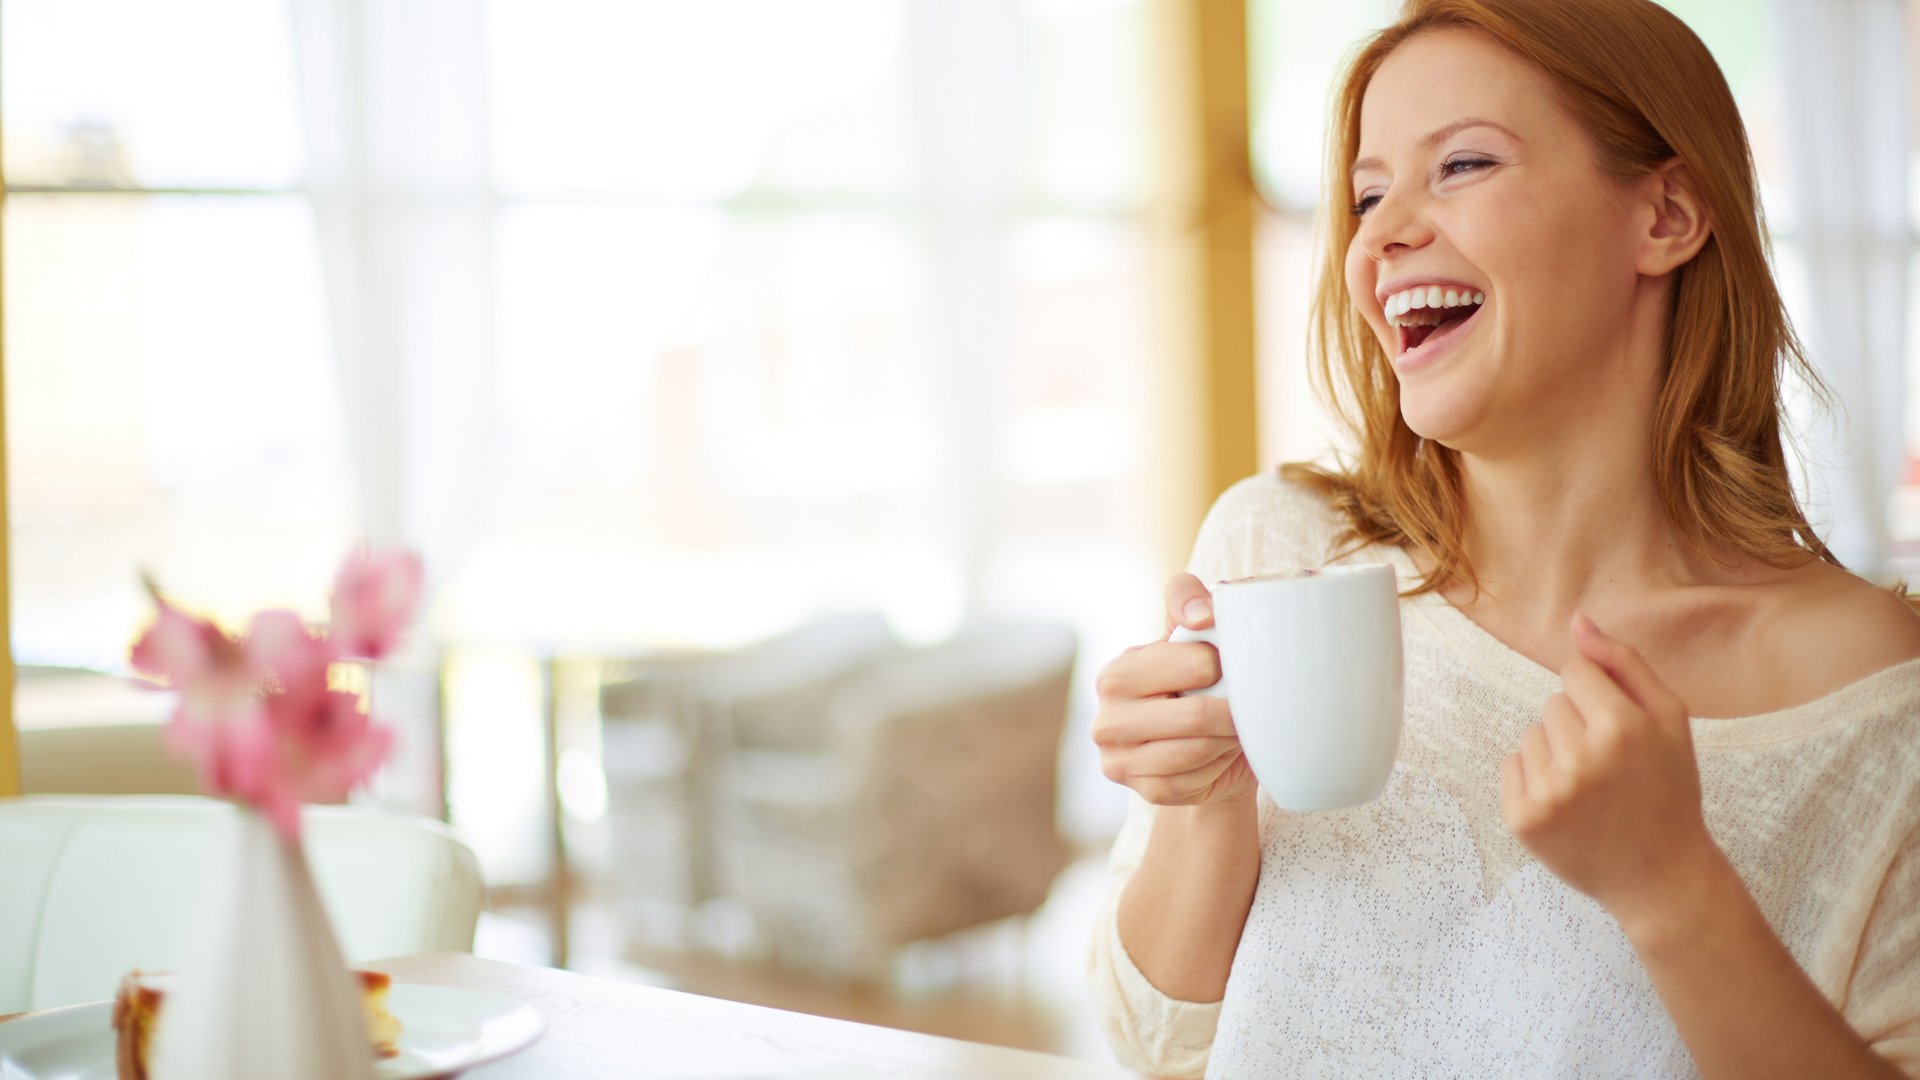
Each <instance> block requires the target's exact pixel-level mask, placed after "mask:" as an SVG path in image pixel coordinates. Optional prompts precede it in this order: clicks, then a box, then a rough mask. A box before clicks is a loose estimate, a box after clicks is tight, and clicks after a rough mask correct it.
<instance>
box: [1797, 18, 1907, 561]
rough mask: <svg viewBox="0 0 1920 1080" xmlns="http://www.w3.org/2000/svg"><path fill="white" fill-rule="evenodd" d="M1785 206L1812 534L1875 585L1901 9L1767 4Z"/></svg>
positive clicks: (1890, 483)
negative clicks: (1808, 369) (1819, 392)
mask: <svg viewBox="0 0 1920 1080" xmlns="http://www.w3.org/2000/svg"><path fill="white" fill-rule="evenodd" d="M1773 7H1774V17H1775V24H1774V33H1775V41H1776V42H1777V43H1778V44H1777V48H1776V50H1775V54H1776V57H1777V61H1778V63H1779V65H1780V84H1781V94H1780V102H1781V108H1782V111H1783V116H1782V119H1783V120H1784V121H1785V123H1784V125H1783V126H1784V134H1785V137H1786V144H1787V145H1786V151H1787V152H1786V155H1785V156H1786V158H1787V159H1788V161H1789V162H1790V163H1791V164H1790V169H1789V174H1788V182H1789V185H1790V194H1791V204H1792V205H1791V207H1790V208H1783V209H1785V210H1787V212H1785V213H1782V214H1780V215H1778V217H1777V220H1776V221H1775V222H1774V224H1775V226H1776V228H1781V229H1782V230H1783V231H1784V232H1785V233H1786V234H1787V237H1788V239H1789V240H1790V241H1791V244H1792V246H1793V247H1794V248H1795V249H1797V250H1798V251H1799V252H1800V253H1801V254H1802V256H1803V257H1804V259H1805V271H1806V273H1805V301H1806V303H1805V307H1804V308H1803V309H1802V310H1797V311H1795V312H1794V320H1795V323H1796V325H1797V327H1798V328H1799V330H1800V333H1801V335H1802V337H1803V338H1804V340H1805V342H1806V344H1807V346H1808V348H1809V351H1810V352H1811V354H1812V359H1813V361H1814V364H1815V365H1816V366H1817V367H1818V369H1819V371H1820V374H1821V377H1822V378H1824V379H1825V380H1826V382H1827V384H1828V386H1829V387H1830V388H1831V389H1832V391H1833V396H1834V402H1833V407H1832V409H1831V410H1829V411H1826V412H1822V411H1821V410H1819V409H1818V408H1814V407H1808V406H1807V405H1806V403H1804V402H1803V403H1799V404H1798V406H1797V407H1796V410H1795V411H1796V412H1797V413H1800V414H1801V415H1800V416H1799V417H1798V420H1799V427H1800V430H1801V431H1802V432H1804V433H1805V435H1806V437H1805V440H1804V446H1805V451H1806V454H1805V460H1804V464H1805V470H1806V474H1805V480H1806V485H1807V494H1808V501H1809V512H1810V513H1811V515H1812V516H1813V519H1814V524H1815V526H1816V528H1820V529H1822V530H1823V535H1824V536H1825V538H1826V540H1827V542H1828V544H1830V545H1831V546H1832V547H1833V550H1834V553H1835V554H1836V555H1838V556H1839V557H1840V559H1841V561H1842V562H1844V563H1846V564H1847V566H1848V567H1850V568H1852V569H1853V570H1855V571H1856V572H1859V573H1863V574H1867V575H1879V574H1884V573H1885V572H1886V570H1887V567H1888V562H1889V557H1890V555H1891V549H1892V538H1891V530H1890V528H1889V520H1888V518H1889V514H1888V504H1889V502H1890V501H1891V499H1892V497H1893V494H1894V491H1895V489H1896V487H1897V486H1898V485H1899V483H1900V473H1901V462H1902V458H1903V443H1904V432H1903V417H1902V412H1903V409H1904V404H1905V401H1906V394H1905V390H1904V383H1905V368H1906V341H1907V338H1906V329H1907V328H1906V320H1907V302H1908V290H1907V275H1908V260H1909V258H1910V255H1911V251H1912V237H1911V233H1910V225H1909V223H1908V205H1907V200H1908V190H1907V184H1908V179H1907V170H1908V155H1909V153H1910V144H1911V138H1910V132H1909V124H1910V118H1909V116H1908V100H1909V97H1908V95H1909V89H1908V84H1907V63H1908V56H1907V46H1908V36H1907V26H1906V5H1905V3H1903V2H1902V0H1774V5H1773Z"/></svg>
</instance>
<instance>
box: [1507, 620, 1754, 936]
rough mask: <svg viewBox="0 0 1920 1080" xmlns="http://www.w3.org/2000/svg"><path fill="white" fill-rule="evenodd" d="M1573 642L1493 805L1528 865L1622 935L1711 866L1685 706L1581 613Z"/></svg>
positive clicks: (1715, 855) (1510, 759)
mask: <svg viewBox="0 0 1920 1080" xmlns="http://www.w3.org/2000/svg"><path fill="white" fill-rule="evenodd" d="M1573 640H1574V645H1575V647H1576V648H1577V649H1578V650H1579V653H1580V655H1578V656H1576V657H1575V658H1574V659H1573V660H1572V661H1571V662H1570V663H1568V664H1567V665H1566V666H1565V667H1563V668H1561V669H1560V677H1561V680H1562V682H1563V683H1564V687H1565V689H1564V691H1563V692H1562V693H1559V694H1555V695H1554V696H1553V697H1552V698H1550V699H1548V701H1547V706H1546V710H1545V712H1544V714H1543V715H1542V717H1541V720H1540V722H1539V723H1537V724H1535V725H1533V726H1532V727H1529V728H1528V729H1527V730H1526V732H1525V733H1524V734H1523V735H1522V737H1521V740H1520V750H1519V751H1518V752H1517V753H1512V754H1508V755H1507V756H1506V759H1505V760H1504V761H1502V762H1501V764H1500V808H1501V813H1502V815H1503V816H1504V817H1505V818H1506V822H1507V828H1509V829H1511V830H1512V831H1513V834H1514V836H1515V837H1517V838H1518V839H1519V840H1520V842H1521V843H1522V844H1524V845H1526V848H1527V850H1528V851H1531V852H1532V853H1533V854H1534V857H1535V858H1537V859H1539V860H1540V861H1541V862H1542V863H1544V864H1545V865H1546V867H1547V869H1549V870H1552V871H1553V872H1554V873H1555V874H1557V875H1558V876H1559V877H1560V878H1561V880H1563V881H1565V882H1566V883H1567V884H1569V885H1571V886H1573V887H1574V888H1576V889H1578V890H1580V891H1581V892H1583V893H1585V894H1587V895H1588V896H1591V897H1593V898H1594V899H1595V900H1597V901H1599V903H1600V905H1601V906H1602V907H1604V908H1606V909H1607V911H1608V912H1609V913H1611V914H1612V915H1613V916H1614V918H1616V919H1618V920H1619V921H1620V922H1621V923H1622V925H1623V926H1628V927H1629V929H1630V930H1631V927H1630V923H1631V922H1632V921H1633V920H1636V919H1639V918H1641V917H1642V915H1643V913H1646V912H1648V911H1649V909H1657V907H1658V905H1659V904H1660V903H1661V900H1662V899H1663V898H1666V897H1677V896H1683V895H1686V894H1687V893H1688V892H1689V890H1688V889H1687V888H1685V886H1687V885H1689V884H1690V883H1691V881H1692V879H1693V878H1695V877H1697V876H1698V874H1699V873H1700V872H1702V871H1705V870H1710V869H1711V868H1712V867H1713V866H1714V865H1716V864H1717V862H1718V861H1720V860H1721V858H1722V857H1721V856H1720V852H1719V849H1718V848H1717V846H1716V845H1715V844H1714V841H1713V837H1712V836H1711V835H1710V834H1709V833H1708V832H1707V826H1706V819H1705V818H1704V817H1703V816H1702V813H1701V809H1700V770H1699V767H1698V765H1697V764H1696V763H1695V761H1694V755H1693V733H1692V730H1691V728H1690V726H1689V723H1688V718H1687V707H1686V705H1685V704H1683V703H1682V702H1681V701H1680V699H1679V698H1678V697H1676V696H1675V695H1674V693H1673V692H1672V691H1671V690H1668V689H1667V688H1666V686H1665V685H1664V684H1662V683H1661V682H1660V680H1659V678H1658V677H1656V676H1655V675H1654V673H1653V669H1652V668H1650V667H1648V666H1647V662H1646V661H1645V660H1644V659H1642V658H1641V656H1640V654H1639V653H1638V652H1636V651H1634V649H1633V648H1632V647H1630V646H1628V645H1626V644H1624V643H1622V642H1619V641H1615V640H1614V639H1612V638H1610V637H1608V636H1607V635H1605V634H1604V633H1601V631H1600V628H1599V627H1597V626H1595V625H1594V624H1593V622H1592V620H1590V619H1588V618H1587V617H1586V616H1584V615H1576V616H1574V619H1573Z"/></svg>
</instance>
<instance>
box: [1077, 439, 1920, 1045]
mask: <svg viewBox="0 0 1920 1080" xmlns="http://www.w3.org/2000/svg"><path fill="white" fill-rule="evenodd" d="M1336 528H1337V523H1336V522H1335V521H1334V520H1333V516H1332V514H1331V512H1330V511H1329V510H1328V508H1327V507H1326V505H1325V504H1324V502H1322V501H1321V500H1320V499H1319V498H1318V497H1317V496H1315V495H1313V494H1311V493H1310V492H1308V491H1306V490H1305V489H1302V488H1300V487H1298V486H1296V485H1292V484H1289V483H1286V482H1284V481H1282V480H1280V479H1279V478H1278V477H1277V476H1275V475H1272V474H1266V475H1262V476H1256V477H1252V478H1249V479H1247V480H1244V481H1242V482H1241V483H1239V484H1237V485H1235V486H1234V488H1233V489H1232V490H1230V491H1228V492H1227V493H1226V494H1225V495H1223V496H1221V498H1220V500H1219V502H1217V503H1216V504H1215V505H1214V508H1213V510H1212V512H1211V513H1209V514H1208V516H1207V520H1206V523H1205V524H1204V525H1203V526H1202V528H1201V531H1200V536H1199V539H1198V541H1197V543H1196V545H1195V550H1194V556H1193V563H1192V568H1193V571H1194V573H1195V574H1196V575H1198V576H1199V577H1200V578H1201V580H1203V581H1207V582H1213V581H1217V580H1222V579H1227V578H1236V577H1245V576H1249V575H1253V574H1260V573H1269V572H1274V571H1279V570H1285V569H1295V568H1301V567H1308V566H1318V565H1323V564H1324V563H1325V562H1326V561H1327V556H1328V554H1329V553H1330V551H1331V550H1332V543H1333V538H1334V533H1335V530H1336ZM1341 561H1352V562H1392V563H1393V564H1394V565H1395V566H1396V567H1397V568H1398V569H1399V571H1400V574H1401V575H1402V580H1403V582H1404V581H1406V580H1407V579H1408V578H1409V577H1410V576H1411V575H1412V574H1413V573H1414V572H1415V571H1414V567H1413V565H1412V563H1411V562H1410V561H1409V560H1408V559H1407V557H1406V555H1405V554H1404V553H1403V552H1401V551H1399V550H1397V549H1388V548H1374V549H1370V550H1368V551H1365V552H1361V553H1359V554H1356V555H1353V556H1350V557H1348V558H1346V559H1343V560H1341ZM1401 614H1402V621H1403V626H1404V638H1405V649H1406V665H1407V666H1406V680H1407V681H1406V687H1407V701H1406V729H1405V733H1404V735H1403V737H1402V740H1401V745H1400V758H1399V761H1398V763H1397V764H1396V765H1395V767H1394V773H1393V778H1392V780H1391V782H1390V783H1389V785H1388V787H1387V791H1386V793H1385V794H1384V795H1383V796H1382V797H1381V798H1380V799H1378V800H1376V801H1375V802H1373V803H1370V804H1368V805H1366V806H1362V807H1356V808H1353V809H1349V810H1339V811H1331V812H1326V813H1318V814H1291V813H1287V812H1285V811H1282V810H1279V809H1278V808H1277V807H1275V806H1274V805H1273V804H1272V803H1271V802H1270V801H1268V800H1267V799H1265V798H1264V797H1263V798H1261V800H1260V837H1261V864H1260V881H1259V886H1258V889H1257V891H1256V893H1255V895H1254V900H1253V908H1252V910H1251V912H1250V913H1249V914H1248V916H1247V923H1246V929H1245V931H1244V932H1243V933H1242V934H1241V937H1240V947H1239V951H1238V952H1237V953H1236V954H1235V956H1234V962H1233V970H1232V974H1231V975H1230V976H1229V977H1228V980H1227V989H1226V996H1225V999H1224V1000H1222V1001H1219V1002H1213V1003H1206V1004H1200V1003H1192V1002H1183V1001H1177V1000H1175V999H1173V998H1170V997H1167V996H1166V995H1164V994H1162V993H1160V992H1159V991H1158V990H1157V989H1155V988H1154V987H1153V985H1152V984H1151V983H1149V982H1148V981H1147V980H1146V978H1145V977H1144V976H1143V975H1141V973H1140V971H1139V969H1138V968H1136V967H1135V966H1134V964H1133V961H1132V960H1131V959H1130V958H1129V957H1128V956H1127V954H1126V950H1125V949H1124V948H1123V947H1122V945H1121V943H1120V937H1119V933H1118V930H1117V929H1116V926H1115V921H1114V912H1115V909H1116V905H1117V902H1118V898H1119V894H1120V890H1121V888H1122V886H1124V885H1125V884H1126V881H1127V878H1128V876H1129V875H1130V874H1131V873H1132V872H1133V869H1134V867H1135V866H1137V865H1138V864H1139V861H1140V856H1141V852H1142V851H1143V850H1144V849H1145V846H1146V840H1147V833H1148V830H1149V828H1150V826H1151V824H1152V814H1153V810H1152V808H1151V807H1150V806H1148V805H1147V804H1146V803H1145V802H1142V801H1140V800H1139V799H1135V800H1133V806H1132V809H1131V810H1130V812H1129V814H1128V818H1127V822H1126V824H1125V826H1124V827H1123V828H1122V830H1121V833H1120V836H1119V839H1118V840H1117V841H1116V842H1115V844H1114V850H1113V858H1112V870H1113V877H1112V882H1111V887H1110V889H1109V892H1108V897H1107V903H1106V905H1105V907H1104V908H1103V909H1102V911H1101V914H1100V916H1099V918H1098V919H1097V920H1096V924H1095V927H1094V934H1093V942H1092V950H1091V955H1090V962H1089V978H1090V982H1091V985H1092V991H1093V996H1094V1001H1095V1006H1096V1008H1097V1010H1098V1011H1099V1013H1100V1015H1101V1018H1102V1022H1103V1024H1104V1026H1105V1028H1106V1032H1107V1037H1108V1039H1109V1041H1110V1042H1111V1043H1112V1044H1113V1047H1114V1049H1115V1051H1116V1053H1117V1054H1118V1055H1119V1057H1120V1058H1121V1060H1122V1061H1123V1062H1125V1063H1126V1064H1128V1065H1130V1066H1132V1067H1134V1068H1139V1069H1143V1070H1146V1071H1148V1072H1152V1073H1156V1074H1161V1075H1166V1076H1176V1077H1186V1076H1198V1075H1200V1074H1201V1073H1202V1072H1204V1073H1205V1074H1206V1075H1207V1076H1210V1077H1269V1076H1287V1077H1311V1076H1330V1077H1332V1076H1337V1077H1366V1076H1380V1077H1388V1076H1391V1077H1413V1076H1489V1077H1490V1076H1529V1077H1533V1076H1579V1077H1673V1076H1693V1075H1696V1073H1695V1070H1694V1068H1693V1065H1692V1063H1691V1060H1690V1059H1689V1057H1688V1054H1687V1050H1686V1047H1685V1045H1684V1044H1683V1043H1682V1042H1681V1041H1680V1037H1679V1033H1678V1032H1677V1031H1676V1030H1675V1028H1674V1026H1673V1022H1672V1021H1671V1020H1670V1019H1669V1018H1668V1016H1667V1014H1666V1011H1665V1010H1664V1009H1663V1008H1662V1006H1661V1004H1660V1001H1659V998H1658V997H1657V996H1656V995H1655V993H1654V990H1653V985H1652V983H1651V982H1650V981H1649V979H1648V978H1647V975H1646V972H1645V970H1644V969H1643V968H1642V967H1641V966H1640V964H1639V961H1638V960H1637V958H1636V957H1635V956H1634V954H1633V951H1632V949H1631V947H1630V946H1629V945H1628V943H1627V940H1626V938H1625V936H1624V935H1623V934H1622V933H1621V931H1620V928H1619V926H1618V924H1616V923H1615V922H1614V921H1613V919H1612V918H1611V917H1609V916H1608V915H1607V914H1606V912H1605V911H1603V910H1602V909H1601V908H1600V907H1599V905H1597V904H1595V903H1594V902H1593V901H1591V900H1589V899H1588V898H1586V897H1585V896H1583V895H1581V894H1579V893H1577V892H1575V891H1574V890H1573V889H1571V888H1569V887H1568V886H1566V885H1565V884H1563V883H1562V882H1561V881H1560V880H1559V879H1558V878H1556V877H1554V875H1553V874H1552V873H1550V872H1549V871H1548V870H1547V869H1546V868H1545V867H1544V866H1542V865H1540V864H1539V863H1538V862H1536V861H1535V860H1534V859H1533V858H1532V857H1531V856H1529V855H1528V854H1527V853H1526V851H1525V849H1524V848H1522V847H1521V846H1520V844H1519V842H1518V841H1516V840H1515V839H1514V838H1513V836H1512V835H1511V834H1510V833H1509V832H1508V831H1507V829H1506V826H1505V824H1504V822H1503V821H1502V820H1501V816H1500V804H1499V780H1498V765H1499V762H1500V759H1501V758H1502V757H1503V756H1504V755H1506V754H1507V753H1508V752H1510V751H1511V750H1513V749H1515V748H1516V747H1518V746H1519V744H1520V734H1521V732H1522V731H1523V730H1524V729H1525V728H1526V727H1527V726H1528V725H1529V724H1532V723H1534V722H1536V721H1537V720H1538V719H1539V717H1540V714H1541V710H1542V708H1543V707H1544V705H1545V703H1546V700H1547V699H1548V698H1549V697H1551V696H1552V695H1553V694H1555V693H1557V692H1559V689H1560V680H1559V677H1558V676H1557V675H1556V674H1555V673H1553V672H1552V671H1549V670H1547V669H1545V668H1543V667H1541V666H1539V665H1538V664H1536V663H1534V662H1533V661H1531V660H1528V659H1527V658H1525V657H1523V656H1521V655H1520V654H1518V653H1516V652H1514V651H1513V650H1511V649H1509V648H1507V647H1506V646H1504V645H1502V644H1501V643H1500V642H1499V641H1498V640H1496V639H1495V638H1494V637H1493V636H1492V635H1490V634H1488V633H1486V632H1485V631H1484V630H1482V629H1480V628H1479V626H1477V625H1476V624H1475V623H1473V622H1472V621H1471V620H1469V619H1468V618H1466V616H1464V615H1462V614H1461V613H1460V612H1459V611H1458V610H1456V609H1455V608H1453V607H1452V606H1451V605H1450V604H1448V603H1447V602H1446V600H1444V599H1443V598H1440V597H1437V596H1433V595H1431V594H1429V595H1426V596H1422V597H1417V598H1414V599H1410V600H1403V601H1402V602H1401ZM1693 735H1694V743H1695V747H1696V750H1697V753H1698V757H1699V763H1700V779H1701V788H1702V792H1703V796H1704V799H1705V811H1706V820H1707V825H1708V827H1709V829H1710V830H1711V831H1712V833H1713V836H1714V838H1715V839H1716V840H1717V841H1718V842H1719V844H1720V846H1721V848H1722V849H1724V850H1725V851H1726V853H1727V856H1728V857H1729V858H1730V859H1731V860H1732V862H1733V865H1734V866H1735V867H1736V868H1737V869H1738V870H1739V872H1740V876H1741V877H1742V879H1744V880H1745V882H1746V884H1747V887H1748V889H1749V890H1750V891H1751V892H1752V893H1753V896H1754V899H1755V900H1756V901H1758V903H1759V906H1760V909H1761V910H1762V911H1763V912H1764V913H1765V914H1766V917H1767V919H1768V921H1769V922H1770V923H1771V924H1772V926H1773V928H1774V930H1775V931H1776V932H1777V933H1778V934H1779V935H1780V937H1781V939H1782V940H1783V941H1784V942H1785V943H1786V945H1787V948H1788V949H1789V950H1791V951H1792V953H1793V955H1794V957H1795V959H1797V960H1798V961H1799V962H1800V965H1801V966H1802V967H1803V968H1804V969H1805V970H1806V972H1807V974H1808V975H1810V976H1811V977H1812V979H1813V981H1814V983H1815V984H1816V985H1817V986H1818V987H1819V988H1820V990H1821V992H1822V993H1824V994H1825V995H1826V996H1827V998H1828V1000H1830V1001H1832V1002H1833V1003H1834V1004H1835V1005H1836V1006H1838V1007H1839V1008H1840V1010H1841V1011H1842V1013H1844V1014H1845V1016H1846V1018H1847V1020H1848V1022H1849V1023H1851V1024H1852V1025H1853V1027H1854V1029H1855V1030H1857V1031H1859V1032H1860V1033H1861V1034H1862V1035H1863V1036H1864V1037H1865V1038H1866V1039H1867V1040H1868V1041H1869V1042H1871V1043H1872V1045H1873V1046H1874V1048H1875V1049H1876V1050H1878V1051H1879V1052H1880V1053H1882V1054H1884V1055H1886V1056H1887V1057H1889V1058H1891V1059H1892V1060H1894V1061H1895V1062H1897V1063H1899V1064H1900V1065H1901V1066H1902V1067H1903V1068H1905V1069H1906V1070H1907V1071H1908V1072H1909V1073H1912V1074H1914V1075H1916V1076H1920V661H1910V662H1908V663H1904V664H1900V665H1897V666H1895V667H1892V668H1888V669H1886V670H1884V671H1881V672H1879V673H1878V674H1875V675H1872V676H1869V677H1867V678H1865V679H1862V680H1860V681H1859V682H1856V683H1854V684H1852V685H1851V686H1848V687H1845V688H1844V689H1841V690H1839V691H1836V692H1834V693H1832V694H1829V695H1828V696H1826V697H1823V698H1821V699H1819V700H1817V701H1813V702H1809V703H1807V704H1804V705H1800V706H1797V707H1794V708H1790V709H1784V710H1781V711H1779V712H1773V713H1767V714H1765V715H1761V716H1751V717H1743V718H1740V719H1729V720H1710V719H1696V720H1694V721H1693Z"/></svg>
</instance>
